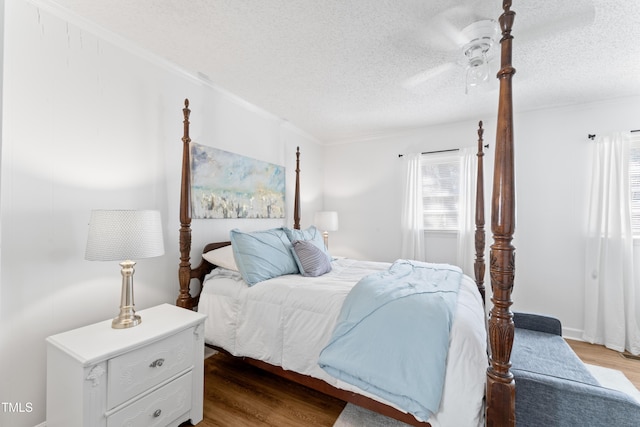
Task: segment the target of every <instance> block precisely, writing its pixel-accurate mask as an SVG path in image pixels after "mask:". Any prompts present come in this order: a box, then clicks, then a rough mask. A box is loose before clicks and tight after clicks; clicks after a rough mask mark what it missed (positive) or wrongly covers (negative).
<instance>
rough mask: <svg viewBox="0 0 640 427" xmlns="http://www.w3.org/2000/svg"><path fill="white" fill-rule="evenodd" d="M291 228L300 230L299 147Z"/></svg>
mask: <svg viewBox="0 0 640 427" xmlns="http://www.w3.org/2000/svg"><path fill="white" fill-rule="evenodd" d="M293 228H294V229H296V230H300V147H296V194H295V196H294V199H293Z"/></svg>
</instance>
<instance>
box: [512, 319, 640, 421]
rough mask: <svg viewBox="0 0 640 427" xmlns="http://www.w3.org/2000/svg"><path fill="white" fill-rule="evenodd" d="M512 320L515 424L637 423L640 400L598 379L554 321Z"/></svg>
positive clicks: (639, 415)
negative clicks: (513, 335)
mask: <svg viewBox="0 0 640 427" xmlns="http://www.w3.org/2000/svg"><path fill="white" fill-rule="evenodd" d="M514 323H515V326H516V329H515V337H514V342H513V350H512V353H511V363H512V367H511V371H512V372H513V375H514V377H515V381H516V424H517V425H518V426H532V427H534V426H535V427H539V426H545V427H547V426H571V427H586V426H615V427H626V426H629V427H638V426H640V403H639V402H637V401H636V400H635V399H634V398H632V397H631V396H629V395H627V394H625V393H622V392H620V391H617V390H613V389H609V388H605V387H602V386H601V385H600V384H599V383H598V381H597V380H596V379H595V378H594V377H593V376H592V375H591V373H590V372H589V371H588V370H587V368H586V366H585V365H584V363H582V361H581V360H580V359H579V358H578V356H577V355H576V354H575V353H574V351H573V350H572V349H571V347H569V345H568V344H567V343H566V342H565V340H564V339H563V338H562V326H561V324H560V321H559V320H558V319H555V318H552V317H548V316H541V315H537V314H528V313H515V314H514Z"/></svg>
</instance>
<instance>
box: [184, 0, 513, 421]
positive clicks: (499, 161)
mask: <svg viewBox="0 0 640 427" xmlns="http://www.w3.org/2000/svg"><path fill="white" fill-rule="evenodd" d="M510 7H511V1H509V0H504V1H503V9H504V13H503V14H502V15H501V17H500V25H501V28H502V40H501V50H502V52H501V58H502V60H501V69H500V71H499V73H498V78H499V80H500V95H499V107H498V120H497V133H496V148H495V162H494V165H495V166H494V178H493V195H492V211H491V230H492V233H493V236H494V244H493V245H492V246H491V252H490V276H491V287H492V291H493V292H492V293H493V297H492V301H493V307H492V309H491V312H490V317H489V320H488V335H489V343H490V344H489V345H490V351H489V354H490V356H489V362H488V363H487V361H486V353H484V354H483V356H484V364H483V365H484V366H483V367H482V368H481V369H483V371H482V377H483V384H482V387H483V389H485V386H486V391H485V390H483V395H484V396H485V399H486V418H485V422H486V424H487V425H490V426H493V425H496V426H506V425H515V383H514V381H513V375H512V374H511V372H510V361H509V360H510V353H511V348H512V345H513V337H514V324H513V314H512V313H511V311H510V306H511V304H512V301H511V291H512V287H513V279H514V248H513V246H512V244H511V240H512V238H513V233H514V224H515V217H514V214H515V200H514V199H515V191H514V156H513V107H512V91H511V78H512V76H513V74H514V73H515V69H514V68H513V67H512V66H511V49H512V47H511V41H512V36H511V28H512V24H513V19H514V15H515V13H514V12H512V11H511V10H510ZM183 115H184V136H183V138H182V141H183V159H182V185H181V197H180V224H181V227H180V244H179V246H180V266H179V274H178V275H179V281H180V292H179V296H178V299H177V302H176V304H177V305H178V306H181V307H184V308H188V309H193V308H194V307H196V306H198V304H199V303H200V302H201V299H200V298H201V294H202V290H203V285H204V281H205V276H206V275H207V274H208V273H210V272H211V271H212V270H213V269H214V268H215V267H216V265H214V264H213V263H211V262H209V261H207V260H206V259H204V258H203V260H202V262H201V263H200V264H199V265H198V266H197V267H195V268H192V267H191V263H190V252H191V216H190V203H191V200H190V184H191V182H190V162H189V151H190V149H189V144H190V142H191V138H190V136H189V115H190V110H189V103H188V100H185V107H184V109H183ZM482 135H483V128H482V122H480V123H479V128H478V179H477V183H478V185H477V196H476V235H475V237H476V243H475V248H476V262H475V264H474V270H475V275H476V286H477V290H476V293H477V294H478V295H481V296H482V298H481V301H484V271H485V265H484V247H485V235H484V195H483V186H484V183H483V176H482V175H483V164H482V163H483V162H482V158H483V141H482ZM295 172H296V185H295V203H294V230H298V231H299V230H300V214H299V212H300V208H299V194H300V181H299V172H300V152H299V151H297V152H296V170H295ZM230 244H231V242H230V241H225V242H217V243H211V244H208V245H206V246H205V248H204V250H203V254H206V253H209V252H211V251H215V250H218V249H223V248H225V247H228V246H229V245H230ZM193 279H196V280H197V281H199V286H198V288H197V289H191V286H190V285H191V281H192V280H193ZM478 299H480V298H478ZM216 304H217V303H216ZM479 305H480V306H482V303H481V302H480V303H479ZM482 313H483V315H482V319H481V321H480V322H481V323H482V325H481V328H482V330H483V331H484V327H485V325H484V323H485V320H486V319H485V318H484V310H482ZM458 317H459V316H457V315H456V319H455V320H454V322H457V318H458ZM454 324H455V323H454ZM452 341H453V338H452ZM221 349H222V350H223V351H227V350H226V349H224V348H221ZM485 350H486V349H485ZM240 356H242V355H240ZM453 356H454V355H451V353H450V357H453ZM245 359H246V361H247V362H248V363H252V364H254V365H256V366H259V367H260V368H263V369H265V370H268V371H270V372H273V373H276V374H278V375H280V376H283V377H285V378H287V379H290V380H293V381H296V382H299V383H301V384H304V385H307V386H309V387H311V388H314V389H316V390H319V391H321V392H324V393H326V394H329V395H332V396H335V397H338V398H340V399H342V400H345V401H348V402H352V403H355V404H357V405H360V406H363V407H365V408H368V409H371V410H374V411H376V412H379V413H381V414H383V415H386V416H390V417H393V418H396V419H399V420H401V421H403V422H406V423H408V424H411V425H416V426H419V425H430V424H428V423H427V422H425V421H419V420H417V419H416V418H415V417H414V416H412V415H410V414H407V413H406V412H404V411H403V410H401V409H399V408H398V407H397V405H393V404H389V403H388V402H385V401H384V399H383V400H382V402H381V401H380V400H379V399H376V398H373V397H372V396H371V395H369V394H368V393H358V392H357V391H353V390H351V389H344V388H341V387H336V386H335V385H331V384H329V383H327V382H326V381H324V380H323V379H318V378H316V377H313V376H310V375H306V374H305V373H298V372H295V371H292V370H287V369H283V368H282V367H280V366H277V365H275V364H272V363H268V362H265V361H264V360H259V359H258V358H253V357H246V358H245ZM487 366H488V369H487ZM447 372H449V371H447ZM485 376H486V382H485V381H484V378H485ZM460 382H462V381H460ZM445 388H446V387H445Z"/></svg>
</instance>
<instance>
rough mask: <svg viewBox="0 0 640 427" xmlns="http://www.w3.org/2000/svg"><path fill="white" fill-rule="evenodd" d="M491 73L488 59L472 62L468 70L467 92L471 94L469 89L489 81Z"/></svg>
mask: <svg viewBox="0 0 640 427" xmlns="http://www.w3.org/2000/svg"><path fill="white" fill-rule="evenodd" d="M489 73H490V70H489V63H488V62H487V61H479V62H478V61H476V62H474V63H471V62H470V63H469V65H468V66H467V72H466V80H465V94H469V90H471V89H475V88H477V87H478V86H482V85H484V84H486V83H488V82H489Z"/></svg>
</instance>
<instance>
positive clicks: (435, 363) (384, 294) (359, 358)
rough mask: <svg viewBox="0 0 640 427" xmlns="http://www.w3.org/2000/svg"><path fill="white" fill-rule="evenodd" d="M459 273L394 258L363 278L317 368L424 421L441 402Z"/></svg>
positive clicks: (347, 303) (435, 265)
mask: <svg viewBox="0 0 640 427" xmlns="http://www.w3.org/2000/svg"><path fill="white" fill-rule="evenodd" d="M461 280H462V271H461V270H460V269H459V268H458V267H455V266H451V265H444V264H428V263H422V262H418V261H406V260H398V261H396V262H394V263H393V264H392V265H391V267H390V268H389V269H388V270H387V271H384V272H380V273H374V274H371V275H369V276H366V277H364V278H363V279H362V280H360V281H359V282H358V283H357V284H356V285H355V286H354V287H353V289H352V290H351V292H350V293H349V295H347V298H346V299H345V302H344V305H343V306H342V311H341V312H340V315H339V317H338V322H337V324H336V327H335V329H334V331H333V335H332V337H331V339H330V341H329V343H328V344H327V346H326V347H325V348H324V349H323V350H322V352H321V353H320V358H319V362H318V363H319V364H320V367H321V368H322V369H324V370H325V371H326V372H327V373H329V374H330V375H331V376H333V377H335V378H338V379H341V380H343V381H345V382H347V383H350V384H353V385H356V386H358V387H360V388H361V389H363V390H366V391H368V392H370V393H372V394H375V395H377V396H379V397H382V398H383V399H386V400H387V401H389V402H391V403H394V404H396V405H397V406H398V407H400V408H402V409H404V410H405V411H407V412H409V413H411V414H413V415H415V416H416V417H419V418H421V419H423V420H427V419H428V418H429V417H430V416H431V414H433V413H435V412H437V410H438V408H439V406H440V399H441V397H442V388H443V385H444V374H445V365H446V360H447V352H448V348H449V332H450V330H451V325H452V323H453V317H454V315H455V308H456V302H457V299H458V290H459V288H460V282H461Z"/></svg>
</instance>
